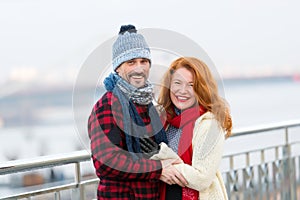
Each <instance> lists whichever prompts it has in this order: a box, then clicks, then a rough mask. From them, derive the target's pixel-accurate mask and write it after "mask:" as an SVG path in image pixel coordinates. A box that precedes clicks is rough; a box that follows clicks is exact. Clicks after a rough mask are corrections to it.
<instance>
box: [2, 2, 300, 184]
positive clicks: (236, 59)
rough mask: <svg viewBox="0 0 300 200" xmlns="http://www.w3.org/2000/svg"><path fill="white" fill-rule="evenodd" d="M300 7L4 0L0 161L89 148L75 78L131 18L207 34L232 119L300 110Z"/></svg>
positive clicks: (281, 116)
mask: <svg viewBox="0 0 300 200" xmlns="http://www.w3.org/2000/svg"><path fill="white" fill-rule="evenodd" d="M299 8H300V1H297V0H287V1H281V0H264V1H259V0H253V1H237V0H228V1H215V0H212V1H196V0H192V1H174V0H173V1H170V0H165V1H158V0H154V1H137V0H128V1H121V0H111V1H97V0H86V1H83V0H82V1H80V0H72V1H71V0H63V1H61V0H60V1H58V0H51V1H50V0H45V1H38V0H1V1H0V55H1V59H0V163H1V162H5V161H9V160H16V159H23V158H32V157H37V156H42V155H53V154H59V153H67V152H72V151H76V150H82V149H85V148H86V147H85V146H84V145H83V144H82V141H81V138H80V136H79V135H80V133H78V130H77V128H76V124H75V122H74V116H73V108H72V92H73V87H74V84H75V81H76V77H77V75H78V73H79V70H80V68H81V66H82V64H83V63H84V61H85V60H86V59H87V57H88V56H89V55H90V54H91V52H93V50H94V49H95V48H97V47H98V46H99V45H101V44H102V43H103V42H104V41H106V40H108V39H111V38H112V37H114V36H116V34H117V33H118V31H119V28H120V26H121V25H123V24H134V25H135V26H136V27H137V29H143V28H161V29H168V30H172V31H175V32H178V33H181V34H183V35H185V36H186V37H188V38H190V39H192V40H193V41H195V42H196V43H197V44H199V45H200V46H201V47H202V48H203V49H204V50H205V51H206V53H207V54H208V55H209V57H210V58H211V59H212V61H213V62H214V64H215V67H216V69H217V71H218V72H219V74H220V76H221V78H222V79H223V83H222V84H223V88H224V94H225V98H226V100H227V101H228V103H229V104H230V106H231V112H232V116H233V123H234V128H241V127H246V126H253V125H260V124H265V123H276V122H281V121H287V120H294V119H299V118H300V114H299V113H300V103H299V102H300V92H299V91H300V59H299V49H300V37H299V35H300V21H299V19H300V13H299ZM91 106H92V105H91ZM88 115H89V113H82V118H83V119H85V120H86V119H87V117H88ZM0 185H1V180H0Z"/></svg>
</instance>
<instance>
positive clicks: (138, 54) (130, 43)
mask: <svg viewBox="0 0 300 200" xmlns="http://www.w3.org/2000/svg"><path fill="white" fill-rule="evenodd" d="M112 56H113V60H112V65H113V70H114V71H115V70H116V69H117V68H118V67H119V66H120V65H121V64H122V63H123V62H126V61H128V60H131V59H134V58H147V59H149V60H150V62H151V55H150V49H149V46H148V44H147V43H146V40H145V38H144V37H143V36H142V35H141V34H138V33H137V30H136V28H135V26H133V25H130V24H129V25H123V26H121V28H120V31H119V36H118V38H117V40H116V41H115V42H114V44H113V49H112Z"/></svg>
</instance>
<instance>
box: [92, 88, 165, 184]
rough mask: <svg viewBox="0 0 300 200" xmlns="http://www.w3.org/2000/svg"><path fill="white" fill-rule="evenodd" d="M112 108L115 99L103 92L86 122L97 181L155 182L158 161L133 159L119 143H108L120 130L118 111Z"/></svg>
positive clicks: (119, 113) (158, 166)
mask: <svg viewBox="0 0 300 200" xmlns="http://www.w3.org/2000/svg"><path fill="white" fill-rule="evenodd" d="M114 106H118V105H117V104H116V100H115V99H114V98H113V96H112V94H111V93H106V94H105V95H104V96H103V97H102V98H101V99H100V100H99V101H98V102H97V103H96V104H95V106H94V108H93V110H92V113H91V115H90V117H89V120H88V132H89V137H90V140H91V151H92V158H93V161H94V166H95V169H96V173H97V175H98V176H99V177H100V178H101V177H105V178H109V179H116V180H122V179H126V180H131V179H132V180H133V179H159V178H160V175H161V170H162V169H161V168H162V166H161V162H160V161H155V160H149V159H144V158H141V159H138V160H133V158H132V156H130V155H129V154H128V152H127V151H126V150H124V149H123V148H121V147H122V144H121V145H116V144H114V143H115V142H112V140H111V138H120V137H121V129H120V127H117V125H116V121H118V120H120V121H122V120H121V119H122V112H121V109H118V107H114ZM112 107H114V108H113V109H112ZM112 110H114V111H112ZM118 110H119V112H118ZM116 130H118V131H116ZM115 140H116V141H117V139H115Z"/></svg>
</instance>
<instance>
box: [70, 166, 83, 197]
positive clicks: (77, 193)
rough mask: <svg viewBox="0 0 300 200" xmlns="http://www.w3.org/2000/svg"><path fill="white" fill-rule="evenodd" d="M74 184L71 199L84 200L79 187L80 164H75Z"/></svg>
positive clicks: (80, 186) (81, 189)
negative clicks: (75, 185)
mask: <svg viewBox="0 0 300 200" xmlns="http://www.w3.org/2000/svg"><path fill="white" fill-rule="evenodd" d="M75 183H76V184H77V187H76V188H75V189H73V191H72V199H74V200H84V199H85V198H84V194H83V188H82V185H81V172H80V163H79V162H77V163H75Z"/></svg>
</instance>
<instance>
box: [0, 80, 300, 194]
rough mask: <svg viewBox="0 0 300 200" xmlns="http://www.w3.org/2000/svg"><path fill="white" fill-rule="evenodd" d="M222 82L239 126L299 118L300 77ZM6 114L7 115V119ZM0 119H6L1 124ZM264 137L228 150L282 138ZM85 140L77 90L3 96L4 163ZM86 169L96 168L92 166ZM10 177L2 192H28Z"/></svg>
mask: <svg viewBox="0 0 300 200" xmlns="http://www.w3.org/2000/svg"><path fill="white" fill-rule="evenodd" d="M223 87H224V91H225V98H226V100H227V101H228V103H229V104H230V107H231V113H232V117H233V124H234V128H241V127H248V126H256V125H261V124H265V123H274V122H282V121H287V120H294V119H300V93H299V91H300V82H297V81H293V80H291V79H275V80H273V79H266V80H265V79H258V80H226V81H224V83H223ZM222 93H223V92H222ZM83 110H86V109H83ZM4 113H5V114H6V115H4V116H5V117H6V118H3V114H4ZM88 115H89V113H88V112H87V113H85V112H83V113H82V114H81V117H82V122H83V123H86V121H87V117H88ZM1 117H2V118H1ZM1 119H2V121H3V119H6V121H5V123H4V126H3V122H2V127H1ZM262 137H263V138H260V139H259V142H258V140H257V138H252V140H251V138H249V139H247V141H239V142H234V141H233V140H232V141H227V143H226V144H225V154H226V153H228V152H235V151H240V150H245V149H246V148H250V147H253V146H254V145H256V144H258V143H259V144H260V145H264V144H262V143H263V142H266V141H269V142H270V141H271V142H273V141H275V140H278V139H279V138H277V139H276V138H272V140H270V138H269V137H270V136H269V135H265V136H264V135H262ZM234 139H235V138H234ZM279 142H280V141H279ZM83 143H84V142H83V141H82V137H81V136H80V134H79V133H78V131H77V129H76V124H75V122H74V116H73V109H72V90H67V91H58V92H57V91H52V92H49V91H47V92H44V93H38V94H36V93H35V94H25V95H24V94H23V95H20V96H14V95H12V96H9V97H6V98H2V99H0V163H1V162H5V161H8V160H15V159H24V158H25V159H30V158H33V157H38V156H42V155H54V154H61V153H68V152H72V151H76V150H82V149H87V150H89V149H88V147H86V146H85V145H83ZM65 171H69V170H65ZM87 171H89V173H93V169H90V170H87ZM56 172H57V171H56ZM60 172H62V171H61V170H60ZM47 174H48V175H49V173H47ZM60 174H61V175H63V174H65V173H64V172H63V173H60ZM65 176H66V175H65ZM62 180H63V179H62ZM11 181H12V177H9V176H7V177H6V179H4V177H2V178H1V180H0V193H1V194H2V195H8V194H12V193H15V192H16V191H18V190H20V191H21V192H22V191H23V192H24V190H25V188H22V187H19V186H21V185H19V186H18V184H20V183H21V180H13V182H11ZM12 183H13V184H17V185H11V184H12ZM1 185H2V186H1ZM11 186H13V189H12V188H11ZM0 197H1V195H0Z"/></svg>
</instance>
